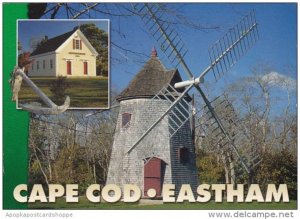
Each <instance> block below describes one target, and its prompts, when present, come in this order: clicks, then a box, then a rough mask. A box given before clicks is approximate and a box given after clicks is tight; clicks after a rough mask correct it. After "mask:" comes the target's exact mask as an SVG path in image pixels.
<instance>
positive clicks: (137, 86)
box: [117, 51, 183, 101]
mask: <svg viewBox="0 0 300 219" xmlns="http://www.w3.org/2000/svg"><path fill="white" fill-rule="evenodd" d="M180 81H182V78H181V76H180V74H179V72H178V70H177V69H171V70H167V69H166V68H165V66H164V65H163V64H162V63H161V61H160V60H159V58H158V57H157V55H156V51H155V54H154V53H153V51H152V55H151V58H150V59H149V60H148V61H147V62H146V64H145V65H144V66H143V68H142V69H141V70H140V71H139V72H138V74H137V75H136V76H135V77H134V78H133V79H132V80H131V81H130V83H129V85H128V86H127V87H126V88H125V89H124V90H123V91H122V92H121V93H120V94H119V95H118V96H117V100H118V101H122V100H126V99H135V98H151V97H153V96H154V95H156V94H157V93H158V92H159V91H160V90H161V89H162V88H163V87H165V86H166V85H167V84H170V85H172V86H174V84H175V83H177V82H180ZM177 91H178V92H182V91H183V90H182V89H180V90H177Z"/></svg>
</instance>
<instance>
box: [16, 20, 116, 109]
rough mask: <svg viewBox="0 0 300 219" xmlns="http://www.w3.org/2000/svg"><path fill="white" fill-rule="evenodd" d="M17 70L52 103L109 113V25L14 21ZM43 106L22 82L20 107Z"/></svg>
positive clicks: (79, 22) (57, 21) (76, 22)
mask: <svg viewBox="0 0 300 219" xmlns="http://www.w3.org/2000/svg"><path fill="white" fill-rule="evenodd" d="M17 40H18V48H17V53H18V54H17V55H18V58H17V62H18V66H19V67H21V68H23V70H24V73H25V74H26V75H27V76H28V77H29V78H30V79H31V81H33V83H34V84H35V85H36V86H37V87H38V88H39V89H40V90H41V91H42V92H44V93H45V94H46V95H47V96H48V97H49V99H51V100H52V101H53V102H54V103H55V104H57V105H61V104H63V103H64V101H65V99H66V97H67V96H69V97H70V100H71V103H70V108H69V109H80V108H84V109H85V108H89V109H106V108H109V102H110V101H109V99H110V97H109V89H110V77H109V20H107V19H95V20H18V39H17ZM32 103H35V104H36V103H38V104H41V105H44V103H43V101H42V100H40V98H39V97H38V95H37V94H36V93H35V92H34V91H33V90H32V88H31V87H30V86H29V85H28V84H27V83H22V86H21V89H20V91H19V95H18V101H17V107H18V106H19V104H32Z"/></svg>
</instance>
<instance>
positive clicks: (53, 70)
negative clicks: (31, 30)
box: [28, 29, 98, 77]
mask: <svg viewBox="0 0 300 219" xmlns="http://www.w3.org/2000/svg"><path fill="white" fill-rule="evenodd" d="M97 56H98V53H97V51H96V50H95V49H94V47H93V46H92V45H91V44H90V42H89V41H88V40H87V38H86V37H85V36H84V34H83V33H82V32H81V31H80V29H75V30H72V31H70V32H67V33H64V34H62V35H59V36H56V37H54V38H51V39H48V38H47V37H45V40H44V43H43V44H42V45H41V46H39V47H38V48H37V49H36V50H34V51H33V52H32V53H31V55H30V59H31V60H32V63H31V66H30V67H29V71H28V75H29V76H47V77H49V76H50V77H57V76H67V77H78V76H80V77H85V76H96V57H97Z"/></svg>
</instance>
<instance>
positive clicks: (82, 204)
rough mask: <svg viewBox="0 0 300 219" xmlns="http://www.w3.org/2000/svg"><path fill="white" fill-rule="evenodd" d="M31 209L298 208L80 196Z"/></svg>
mask: <svg viewBox="0 0 300 219" xmlns="http://www.w3.org/2000/svg"><path fill="white" fill-rule="evenodd" d="M28 208H30V209H94V210H97V209H99V210H100V209H103V210H113V209H114V210H126V209H128V210H134V209H136V210H296V209H297V202H296V201H290V203H257V202H253V203H236V202H235V203H227V202H223V203H215V202H213V201H211V202H208V203H187V202H185V203H164V204H159V205H138V204H137V203H123V202H117V203H103V202H100V203H91V202H89V201H88V200H87V199H86V197H80V199H79V202H78V203H66V202H65V199H64V198H59V199H57V201H56V202H55V203H38V202H37V203H34V204H29V205H28Z"/></svg>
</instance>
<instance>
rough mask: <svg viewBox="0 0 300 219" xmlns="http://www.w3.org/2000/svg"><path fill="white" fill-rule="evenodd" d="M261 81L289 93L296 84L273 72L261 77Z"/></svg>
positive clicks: (286, 77)
mask: <svg viewBox="0 0 300 219" xmlns="http://www.w3.org/2000/svg"><path fill="white" fill-rule="evenodd" d="M261 80H262V81H263V82H265V83H267V84H269V85H271V86H274V87H278V88H281V89H285V90H289V91H292V90H295V89H296V88H297V82H296V80H295V79H293V78H291V77H288V76H286V75H283V74H280V73H278V72H274V71H272V72H270V73H268V74H265V75H264V76H262V77H261Z"/></svg>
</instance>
